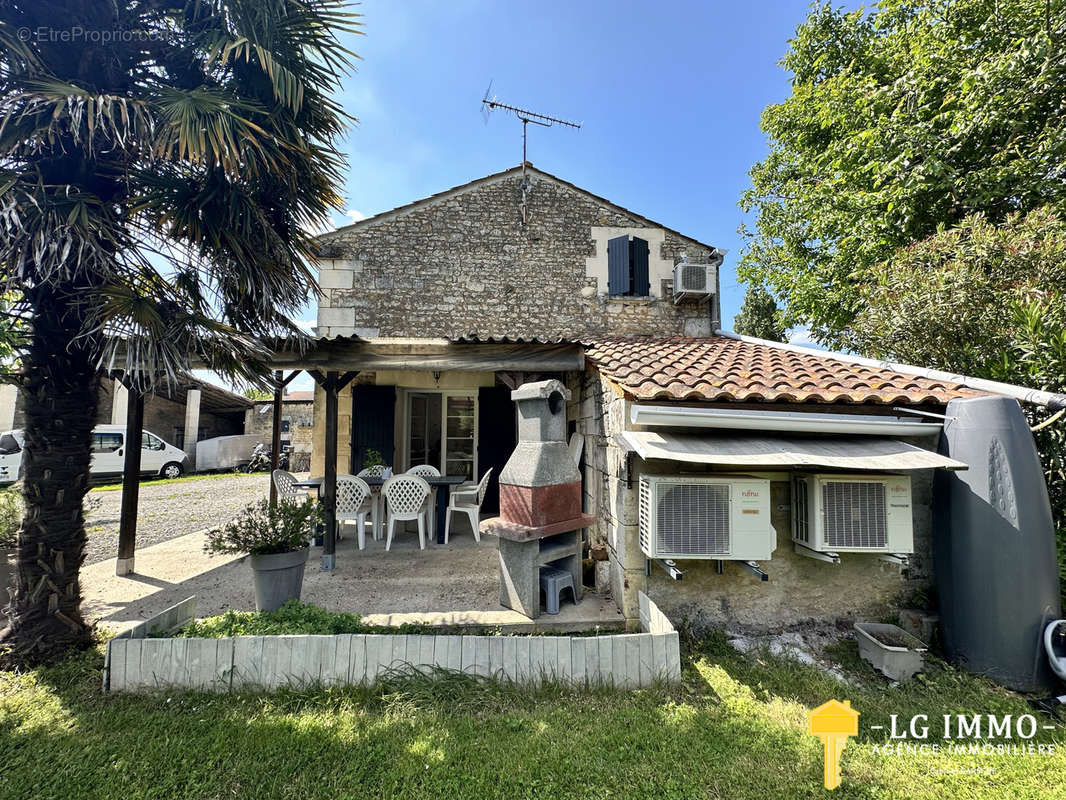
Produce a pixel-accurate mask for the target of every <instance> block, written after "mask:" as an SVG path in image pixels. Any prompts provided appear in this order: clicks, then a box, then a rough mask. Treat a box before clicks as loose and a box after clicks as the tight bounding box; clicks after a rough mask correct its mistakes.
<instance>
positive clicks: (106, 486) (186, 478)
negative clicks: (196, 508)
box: [89, 472, 269, 492]
mask: <svg viewBox="0 0 1066 800" xmlns="http://www.w3.org/2000/svg"><path fill="white" fill-rule="evenodd" d="M263 477H269V473H266V472H204V473H199V474H195V475H182V476H181V477H180V478H150V479H147V480H145V479H144V478H142V479H141V486H158V485H161V484H166V485H168V486H169V485H171V484H176V483H191V482H192V481H211V480H215V479H217V478H263ZM121 488H122V482H121V481H119V482H118V483H102V484H100V485H99V486H93V487H92V488H91V489H90V490H89V491H90V492H114V491H117V490H119V489H121Z"/></svg>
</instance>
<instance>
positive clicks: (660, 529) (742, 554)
mask: <svg viewBox="0 0 1066 800" xmlns="http://www.w3.org/2000/svg"><path fill="white" fill-rule="evenodd" d="M776 546H777V534H776V533H775V532H774V528H773V525H771V524H770V481H767V480H759V479H757V478H727V477H714V476H692V475H642V476H641V477H640V549H641V550H643V551H644V554H645V555H647V556H648V557H649V558H671V559H683V558H713V559H722V560H739V561H759V560H762V559H767V558H769V557H770V554H771V553H772V552H773V551H774V548H775V547H776Z"/></svg>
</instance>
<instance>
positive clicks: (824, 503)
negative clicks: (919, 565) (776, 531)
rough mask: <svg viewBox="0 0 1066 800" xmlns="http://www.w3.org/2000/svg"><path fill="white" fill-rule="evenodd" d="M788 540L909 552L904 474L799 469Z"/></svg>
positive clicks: (841, 549)
mask: <svg viewBox="0 0 1066 800" xmlns="http://www.w3.org/2000/svg"><path fill="white" fill-rule="evenodd" d="M792 541H793V542H795V543H797V544H799V545H802V546H803V547H806V548H808V549H810V550H816V551H818V552H821V553H900V554H905V553H913V552H914V525H913V519H912V517H911V479H910V477H909V476H907V475H797V476H796V477H795V478H794V479H793V481H792Z"/></svg>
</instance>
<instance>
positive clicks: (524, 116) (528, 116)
mask: <svg viewBox="0 0 1066 800" xmlns="http://www.w3.org/2000/svg"><path fill="white" fill-rule="evenodd" d="M490 94H492V81H489V88H487V89H486V90H485V96H484V97H482V98H481V115H482V116H483V117H484V119H485V124H486V125H487V124H488V122H489V114H491V113H492V112H493V111H496V110H498V109H499V110H503V111H510V112H511V113H512V114H514V115H515V116H516V117H518V119H519V120H520V121H521V123H522V202H521V204H520V205H521V208H522V222H523V223H525V222H528V221H529V220H528V218H527V217H528V215H527V207H526V201H527V199H528V197H529V189H530V186H529V180H528V178H527V176H526V164H527V159H526V128H527V127H528V125H529V123H531V122H532V123H533V124H534V125H540V126H541V127H542V128H550V127H552V126H553V125H565V126H566V127H568V128H577V129H580V128H581V123H580V122H571V121H569V120H565V119H559V118H558V117H549V116H548V115H547V114H538V113H537V112H536V111H530V110H529V109H528V108H519V107H518V106H512V105H508V104H507V103H501V102H500V101H499V100H497V99H496V97H495V95H493V96H492V97H489V95H490Z"/></svg>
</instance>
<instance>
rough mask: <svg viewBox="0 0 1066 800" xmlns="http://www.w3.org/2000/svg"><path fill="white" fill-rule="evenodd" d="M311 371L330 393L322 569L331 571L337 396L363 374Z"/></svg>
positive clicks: (334, 552) (334, 559)
mask: <svg viewBox="0 0 1066 800" xmlns="http://www.w3.org/2000/svg"><path fill="white" fill-rule="evenodd" d="M307 372H308V374H309V375H310V376H311V377H312V378H314V380H315V383H317V384H318V385H319V386H321V387H322V389H323V391H324V392H325V393H326V430H325V434H326V447H325V453H324V454H323V455H324V456H325V459H326V466H325V471H324V472H323V475H322V491H321V492H320V494H319V497H320V498H321V503H322V522H323V524H324V525H325V527H326V530H325V532H324V533H323V536H322V569H323V570H324V571H327V572H328V571H330V570H332V569H333V568H334V567H336V566H337V396H338V395H339V394H340V390H341V389H343V388H344V387H345V386H347V385H348V384H349V383H351V382H352V380H353V379H354V378H355V376H356V375H358V374H359V373H358V372H357V371H353V372H345V373H344V374H343V375H341V374H340V373H339V372H337V371H335V370H330V371H329V372H327V373H325V374H324V375H323V374H322V373H321V372H319V371H318V370H308V371H307Z"/></svg>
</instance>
